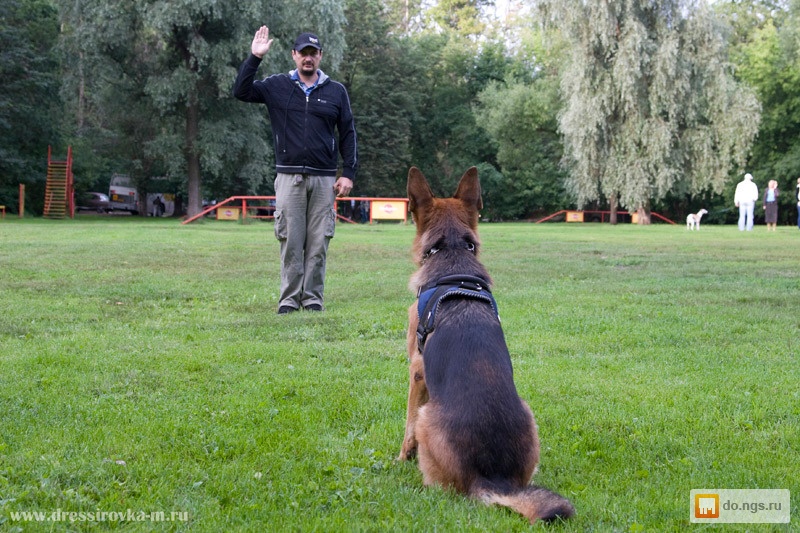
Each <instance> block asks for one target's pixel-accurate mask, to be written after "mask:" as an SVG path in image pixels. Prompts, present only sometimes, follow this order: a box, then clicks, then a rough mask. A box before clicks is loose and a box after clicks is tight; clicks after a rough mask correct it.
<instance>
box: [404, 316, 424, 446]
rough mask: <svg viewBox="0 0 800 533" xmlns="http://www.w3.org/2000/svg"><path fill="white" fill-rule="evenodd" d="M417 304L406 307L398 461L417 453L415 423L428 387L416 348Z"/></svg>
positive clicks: (421, 361)
mask: <svg viewBox="0 0 800 533" xmlns="http://www.w3.org/2000/svg"><path fill="white" fill-rule="evenodd" d="M417 322H418V319H417V306H416V305H412V306H411V307H410V308H409V309H408V338H407V348H408V359H409V367H408V374H409V378H408V381H409V383H408V409H407V411H406V430H405V436H404V437H403V446H402V448H401V449H400V456H399V457H398V459H399V460H400V461H406V460H408V459H411V458H412V457H414V456H415V455H416V454H417V437H416V425H417V416H418V415H419V408H420V407H422V406H423V405H424V404H425V403H426V402H427V401H428V387H427V386H426V385H425V365H424V363H423V359H422V354H421V353H420V352H419V350H418V349H417Z"/></svg>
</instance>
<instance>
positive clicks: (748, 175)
mask: <svg viewBox="0 0 800 533" xmlns="http://www.w3.org/2000/svg"><path fill="white" fill-rule="evenodd" d="M744 179H746V180H751V179H753V175H752V174H750V173H749V172H748V173H747V174H745V175H744Z"/></svg>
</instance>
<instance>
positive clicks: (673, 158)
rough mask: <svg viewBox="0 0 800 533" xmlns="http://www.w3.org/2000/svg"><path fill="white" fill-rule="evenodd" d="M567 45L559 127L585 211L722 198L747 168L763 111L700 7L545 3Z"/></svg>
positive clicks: (678, 3) (571, 181)
mask: <svg viewBox="0 0 800 533" xmlns="http://www.w3.org/2000/svg"><path fill="white" fill-rule="evenodd" d="M540 8H541V10H542V11H543V12H545V13H548V14H551V15H552V16H553V20H554V23H555V24H556V25H557V26H558V27H559V28H561V30H562V34H563V35H564V36H565V37H567V38H568V39H570V42H571V45H572V46H571V49H570V59H569V61H568V65H567V68H566V69H565V71H564V76H563V80H562V91H563V93H564V95H565V98H566V103H565V107H564V109H563V110H562V113H561V116H560V127H561V131H562V132H563V134H564V142H565V155H566V160H567V162H568V164H569V168H570V179H569V185H570V189H571V191H572V192H573V193H574V195H575V197H576V199H577V203H578V205H579V206H582V205H585V204H586V203H587V202H591V201H594V200H597V199H599V198H600V197H601V195H603V196H604V197H605V198H607V199H610V200H611V202H612V205H613V204H614V201H615V199H616V198H617V197H618V198H619V202H620V204H621V205H622V206H623V207H627V208H628V209H631V210H641V209H645V210H649V206H650V202H651V201H652V200H658V199H661V198H664V197H665V196H666V195H667V194H669V193H670V192H674V191H687V192H689V193H691V194H697V193H700V192H702V191H703V190H706V189H710V190H712V191H715V192H721V191H722V187H723V185H724V184H725V182H726V181H727V179H728V176H729V174H730V172H731V171H732V170H733V169H734V168H736V166H737V165H738V166H740V167H741V166H743V165H744V162H745V157H746V154H747V151H748V149H749V147H750V143H751V140H752V138H753V137H754V136H755V134H756V132H757V124H758V112H759V105H758V102H757V101H756V99H755V97H754V96H753V95H752V94H751V93H750V92H749V91H748V90H747V89H746V88H745V87H742V86H740V85H738V84H737V83H736V82H735V80H734V79H733V77H732V72H731V66H730V64H729V63H728V62H727V61H726V56H725V41H724V40H723V38H722V33H721V29H720V27H719V22H718V20H717V19H716V18H715V17H713V16H712V12H711V11H710V10H708V9H707V8H706V7H705V6H704V4H702V3H701V4H697V5H696V6H695V4H690V3H689V2H682V1H670V0H664V1H659V2H650V3H644V2H639V1H636V0H633V1H626V2H616V3H608V2H596V1H590V2H585V3H580V2H575V1H573V0H554V1H542V2H540Z"/></svg>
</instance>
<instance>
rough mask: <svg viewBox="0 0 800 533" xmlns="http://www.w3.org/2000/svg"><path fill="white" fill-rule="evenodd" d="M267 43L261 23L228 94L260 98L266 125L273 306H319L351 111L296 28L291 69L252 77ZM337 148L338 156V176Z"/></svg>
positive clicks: (344, 178) (350, 140)
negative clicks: (276, 291)
mask: <svg viewBox="0 0 800 533" xmlns="http://www.w3.org/2000/svg"><path fill="white" fill-rule="evenodd" d="M271 45H272V39H270V38H269V28H267V27H266V26H261V28H259V29H258V31H256V34H255V37H253V42H252V44H251V46H250V52H251V53H250V56H249V57H248V58H247V59H245V61H244V62H243V63H242V66H241V67H240V68H239V75H238V76H237V78H236V83H235V84H234V87H233V95H234V96H235V97H236V98H238V99H239V100H242V101H244V102H254V103H263V104H266V105H267V110H268V111H269V118H270V123H271V124H272V135H273V143H274V146H275V166H276V171H277V176H276V178H275V236H276V237H277V238H278V240H279V241H280V245H281V294H280V301H279V302H278V313H279V314H285V313H291V312H293V311H297V310H299V309H301V308H302V309H305V310H308V311H322V310H323V309H324V301H323V290H324V284H325V258H326V255H327V252H328V243H329V242H330V239H331V238H332V237H333V233H334V229H335V227H336V211H335V205H334V204H335V201H334V200H335V196H346V195H347V194H349V193H350V191H351V190H352V188H353V179H354V177H355V173H356V168H357V166H358V155H357V149H356V130H355V124H354V122H353V112H352V111H351V109H350V99H349V97H348V95H347V90H346V89H345V88H344V86H343V85H342V84H341V83H338V82H335V81H333V80H331V79H330V78H329V77H328V76H327V75H326V74H325V73H324V72H322V70H320V69H319V64H320V62H321V60H322V44H321V43H320V40H319V38H318V37H317V36H316V35H314V34H312V33H302V34H300V35H299V36H298V37H297V40H296V41H295V43H294V49H293V50H292V59H293V60H294V62H295V65H296V66H297V69H296V70H293V71H291V72H289V73H288V74H275V75H272V76H269V77H267V78H265V79H263V80H260V81H254V78H255V75H256V70H258V66H259V65H260V64H261V59H262V58H263V57H264V55H265V54H266V53H267V52H268V51H269V49H270V46H271ZM335 132H336V133H338V136H337V134H336V133H335ZM337 137H338V138H337ZM337 147H338V149H339V153H340V154H341V157H342V173H341V176H340V177H339V178H338V179H337V167H338V156H337V153H336V148H337Z"/></svg>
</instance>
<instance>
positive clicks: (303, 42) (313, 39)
mask: <svg viewBox="0 0 800 533" xmlns="http://www.w3.org/2000/svg"><path fill="white" fill-rule="evenodd" d="M309 46H310V47H312V48H316V49H317V50H322V43H321V42H320V41H319V37H317V36H316V35H314V34H313V33H301V34H300V35H298V36H297V39H295V41H294V49H295V50H297V51H298V52H299V51H300V50H302V49H303V48H308V47H309Z"/></svg>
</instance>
